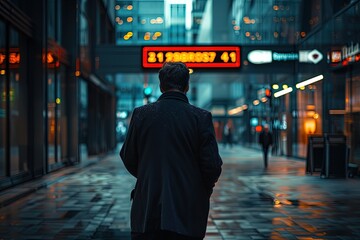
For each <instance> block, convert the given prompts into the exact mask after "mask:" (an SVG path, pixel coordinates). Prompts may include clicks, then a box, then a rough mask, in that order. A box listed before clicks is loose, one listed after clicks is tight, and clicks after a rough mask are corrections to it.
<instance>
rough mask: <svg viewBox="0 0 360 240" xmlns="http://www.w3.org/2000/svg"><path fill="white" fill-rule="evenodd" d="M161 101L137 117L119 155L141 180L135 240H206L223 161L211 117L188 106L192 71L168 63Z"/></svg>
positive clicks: (161, 76)
mask: <svg viewBox="0 0 360 240" xmlns="http://www.w3.org/2000/svg"><path fill="white" fill-rule="evenodd" d="M159 80H160V90H161V92H162V93H163V94H162V95H161V96H160V98H159V99H158V101H157V102H155V103H152V104H149V105H146V106H143V107H139V108H136V109H135V110H134V112H133V115H132V119H131V122H130V126H129V131H128V133H127V136H126V139H125V142H124V144H123V147H122V149H121V151H120V156H121V158H122V160H123V162H124V165H125V167H126V168H127V170H128V171H129V172H130V173H131V174H132V175H133V176H135V177H136V178H137V182H136V186H135V189H134V192H133V193H134V194H132V196H133V204H132V208H131V230H132V237H133V239H142V240H144V239H163V238H164V237H163V236H169V239H171V240H173V239H174V238H176V237H175V236H179V238H181V239H193V237H195V238H197V239H202V238H203V237H204V236H205V231H206V225H207V217H208V213H209V198H210V195H211V193H212V189H213V187H214V186H215V183H216V181H217V180H218V178H219V176H220V173H221V165H222V160H221V158H220V156H219V153H218V147H217V142H216V140H215V133H214V127H213V124H212V116H211V114H210V113H209V112H207V111H205V110H202V109H200V108H196V107H194V106H192V105H190V104H189V101H188V99H187V97H186V95H185V93H186V92H187V91H188V90H189V69H188V68H187V67H186V65H185V64H184V63H181V62H178V63H164V65H163V67H162V69H160V71H159Z"/></svg>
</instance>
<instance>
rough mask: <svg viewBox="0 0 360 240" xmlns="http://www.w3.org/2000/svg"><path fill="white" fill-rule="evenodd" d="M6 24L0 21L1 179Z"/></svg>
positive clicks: (1, 173)
mask: <svg viewBox="0 0 360 240" xmlns="http://www.w3.org/2000/svg"><path fill="white" fill-rule="evenodd" d="M5 38H6V36H5V24H4V23H3V22H1V21H0V93H1V96H0V177H3V176H5V174H6V171H5V169H6V162H5V145H6V92H5V82H6V81H5V57H6V56H5V46H6V45H5Z"/></svg>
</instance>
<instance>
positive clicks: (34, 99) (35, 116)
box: [0, 0, 115, 189]
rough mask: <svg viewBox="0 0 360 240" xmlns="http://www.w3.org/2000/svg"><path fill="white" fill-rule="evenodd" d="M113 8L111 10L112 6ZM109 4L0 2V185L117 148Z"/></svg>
mask: <svg viewBox="0 0 360 240" xmlns="http://www.w3.org/2000/svg"><path fill="white" fill-rule="evenodd" d="M109 8H110V9H111V11H109ZM112 12H113V4H112V1H101V0H99V1H96V0H94V1H86V0H82V1H72V0H54V1H27V0H18V1H9V0H1V1H0V91H1V98H0V132H1V138H0V189H3V188H6V187H9V186H12V185H14V184H17V183H20V182H23V181H25V180H28V179H32V178H35V177H38V176H42V175H44V174H47V173H48V172H51V171H54V170H56V169H59V168H62V167H64V166H67V165H71V164H76V163H78V162H79V161H85V160H86V159H87V158H88V156H96V155H99V154H102V153H105V152H107V151H109V150H110V149H112V148H113V147H114V146H115V132H114V128H115V95H114V86H113V84H112V82H111V81H109V80H108V79H105V78H104V76H99V75H98V74H96V68H97V64H98V63H97V58H96V56H95V54H94V50H93V49H94V48H95V46H97V45H99V44H108V43H111V44H113V43H114V26H113V21H112V17H111V16H109V13H110V14H111V13H112Z"/></svg>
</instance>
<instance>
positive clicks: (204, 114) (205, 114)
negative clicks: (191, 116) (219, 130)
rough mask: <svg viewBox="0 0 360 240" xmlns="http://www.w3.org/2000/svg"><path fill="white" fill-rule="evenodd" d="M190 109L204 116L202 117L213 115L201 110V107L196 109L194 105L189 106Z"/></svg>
mask: <svg viewBox="0 0 360 240" xmlns="http://www.w3.org/2000/svg"><path fill="white" fill-rule="evenodd" d="M189 107H190V109H191V111H193V112H194V113H195V114H199V115H202V116H208V115H211V113H210V112H209V111H207V110H205V109H203V108H199V107H196V106H194V105H192V104H189Z"/></svg>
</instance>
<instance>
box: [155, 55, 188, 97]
mask: <svg viewBox="0 0 360 240" xmlns="http://www.w3.org/2000/svg"><path fill="white" fill-rule="evenodd" d="M189 79H190V74H189V69H188V68H187V67H186V65H185V64H184V63H182V62H165V63H164V65H163V67H162V68H161V69H160V71H159V80H160V90H161V92H167V91H180V92H183V93H186V92H187V91H188V90H189Z"/></svg>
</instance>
